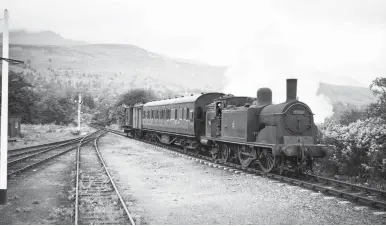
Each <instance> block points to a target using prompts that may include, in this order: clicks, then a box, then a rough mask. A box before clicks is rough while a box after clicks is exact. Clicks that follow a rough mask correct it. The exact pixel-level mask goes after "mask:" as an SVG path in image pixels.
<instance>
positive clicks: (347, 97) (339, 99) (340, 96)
mask: <svg viewBox="0 0 386 226" xmlns="http://www.w3.org/2000/svg"><path fill="white" fill-rule="evenodd" d="M317 94H318V95H319V94H323V95H324V96H326V97H328V98H329V99H330V101H331V103H332V104H338V103H344V104H350V105H354V106H357V107H360V106H363V105H367V104H369V103H372V102H374V101H375V97H374V95H373V93H372V92H371V90H370V89H369V88H364V87H354V86H338V85H331V84H327V83H320V84H319V89H318V92H317Z"/></svg>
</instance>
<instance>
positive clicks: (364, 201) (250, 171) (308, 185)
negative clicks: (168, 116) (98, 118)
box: [108, 129, 386, 210]
mask: <svg viewBox="0 0 386 226" xmlns="http://www.w3.org/2000/svg"><path fill="white" fill-rule="evenodd" d="M108 131H109V132H112V133H115V134H118V135H121V136H124V137H126V138H130V139H133V140H137V141H140V142H144V143H147V144H150V145H154V146H156V147H161V148H166V149H169V150H172V151H174V152H179V153H182V154H184V155H189V156H192V157H194V158H197V159H200V161H202V160H206V161H208V162H215V164H217V165H218V166H222V167H228V168H233V169H234V170H236V169H237V170H239V171H242V172H245V173H248V174H252V175H260V176H266V177H269V178H272V179H275V180H279V181H284V182H287V183H290V184H295V185H298V186H302V187H305V188H308V189H312V190H317V191H321V192H324V193H329V194H332V195H337V196H339V197H342V198H346V199H351V200H352V201H354V202H358V203H362V204H365V205H369V206H372V207H376V208H378V209H381V210H386V202H384V201H380V200H374V199H370V198H367V197H362V196H359V195H358V194H356V193H354V194H353V193H349V192H345V191H341V190H337V189H334V188H332V187H326V186H322V185H318V184H315V183H311V182H309V181H304V180H300V179H295V178H291V177H286V176H282V175H278V174H274V173H265V172H263V171H261V170H258V169H253V168H243V167H242V166H241V165H238V164H234V163H220V162H217V161H216V160H214V159H213V158H210V157H207V156H204V155H199V154H195V153H191V152H189V151H184V150H181V149H179V148H176V147H171V146H169V145H164V144H160V143H155V142H151V141H146V140H141V139H137V138H132V137H127V136H126V134H125V133H122V132H120V131H115V130H110V129H109V130H108ZM311 176H314V175H311ZM314 177H318V176H314ZM319 178H322V179H326V180H330V181H331V182H334V183H336V184H340V185H343V186H349V187H351V188H356V189H358V190H361V189H362V190H364V189H366V191H367V192H373V193H377V194H384V193H385V191H383V190H378V189H374V188H368V187H364V186H360V185H355V184H350V183H347V182H343V181H339V180H334V179H329V178H325V177H319Z"/></svg>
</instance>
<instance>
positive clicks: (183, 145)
mask: <svg viewBox="0 0 386 226" xmlns="http://www.w3.org/2000/svg"><path fill="white" fill-rule="evenodd" d="M182 150H183V151H185V152H187V151H188V143H186V141H184V142H183V143H182Z"/></svg>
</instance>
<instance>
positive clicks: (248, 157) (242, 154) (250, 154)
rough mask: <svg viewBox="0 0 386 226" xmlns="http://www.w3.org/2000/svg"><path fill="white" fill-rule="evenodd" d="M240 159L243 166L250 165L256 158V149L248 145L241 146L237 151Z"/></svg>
mask: <svg viewBox="0 0 386 226" xmlns="http://www.w3.org/2000/svg"><path fill="white" fill-rule="evenodd" d="M237 155H238V159H239V161H240V164H241V165H242V166H243V167H245V168H246V167H248V166H249V165H250V164H251V163H252V161H253V160H255V159H256V151H255V150H254V149H252V148H250V147H247V146H241V147H239V150H238V151H237Z"/></svg>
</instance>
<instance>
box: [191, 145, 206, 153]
mask: <svg viewBox="0 0 386 226" xmlns="http://www.w3.org/2000/svg"><path fill="white" fill-rule="evenodd" d="M202 149H204V147H202V145H201V144H198V145H197V147H196V148H195V149H193V150H192V153H193V154H195V155H198V154H200V153H201V150H202ZM203 152H205V150H204V151H203Z"/></svg>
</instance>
